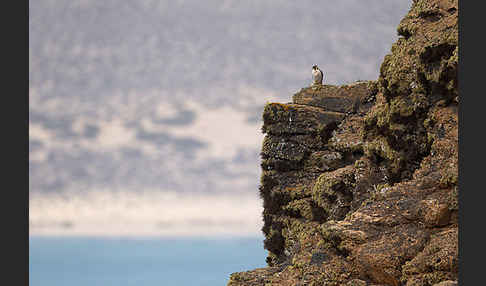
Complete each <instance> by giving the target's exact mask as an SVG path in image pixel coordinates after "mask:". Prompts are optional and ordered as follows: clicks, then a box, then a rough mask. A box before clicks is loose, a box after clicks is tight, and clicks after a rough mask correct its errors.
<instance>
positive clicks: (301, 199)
mask: <svg viewBox="0 0 486 286" xmlns="http://www.w3.org/2000/svg"><path fill="white" fill-rule="evenodd" d="M457 11H458V1H457V0H454V1H445V0H418V1H413V4H412V7H411V9H410V12H409V13H408V14H407V15H406V16H405V18H404V19H403V20H402V21H401V23H400V25H399V27H398V33H399V35H401V37H400V38H399V40H398V41H397V42H396V43H395V44H393V46H392V50H391V53H390V54H389V55H387V56H386V57H385V59H384V61H383V64H382V66H381V69H380V76H379V78H378V80H377V81H370V82H358V83H356V84H353V85H346V86H330V85H324V86H321V87H318V88H304V89H302V90H301V91H300V92H298V93H297V94H295V95H294V97H293V101H294V102H293V103H290V104H280V103H271V104H268V105H267V106H266V107H265V110H264V113H263V123H264V124H263V128H262V130H263V132H264V133H266V136H265V140H264V143H263V146H262V153H261V156H262V164H261V166H262V176H261V185H260V195H261V197H262V199H263V206H264V211H263V220H264V226H263V229H262V231H263V233H264V234H265V241H264V247H265V248H266V249H267V250H268V251H269V255H268V257H267V263H268V265H269V266H268V267H266V268H260V269H255V270H251V271H246V272H239V273H233V274H232V275H231V277H230V281H229V282H228V285H230V286H237V285H238V286H240V285H261V286H268V285H292V286H295V285H313V286H317V285H375V286H378V285H407V286H411V285H422V286H425V285H457V278H458V265H457V263H458V262H457V258H458V238H457V236H458V221H457V212H458V199H457V196H458V192H459V189H458V184H457V182H458V115H457V112H458V101H457V100H455V98H456V97H457V96H458V91H457V61H458V54H457V35H458V28H457V14H458V12H457ZM451 283H452V284H451ZM454 283H455V284H454Z"/></svg>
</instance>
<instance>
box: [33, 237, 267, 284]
mask: <svg viewBox="0 0 486 286" xmlns="http://www.w3.org/2000/svg"><path fill="white" fill-rule="evenodd" d="M262 241H263V238H261V237H256V238H220V239H207V238H202V239H193V238H191V239H187V238H185V239H121V238H120V239H114V238H72V237H70V238H65V237H57V238H56V237H30V239H29V280H30V282H29V285H30V286H44V285H45V286H61V285H62V286H78V285H79V286H81V285H82V286H96V285H100V286H101V285H102V286H109V285H116V286H128V285H134V286H135V285H137V286H151V285H154V286H155V285H157V286H188V285H195V286H205V285H208V286H209V285H211V286H217V285H221V286H224V285H226V284H227V283H228V279H229V275H230V274H231V273H233V272H238V271H246V270H251V269H254V268H258V267H264V266H265V257H266V255H267V253H266V250H264V249H263V242H262Z"/></svg>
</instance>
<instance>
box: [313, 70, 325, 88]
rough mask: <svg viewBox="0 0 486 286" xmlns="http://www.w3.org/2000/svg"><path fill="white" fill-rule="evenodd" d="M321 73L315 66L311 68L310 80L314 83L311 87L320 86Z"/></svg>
mask: <svg viewBox="0 0 486 286" xmlns="http://www.w3.org/2000/svg"><path fill="white" fill-rule="evenodd" d="M322 78H323V76H322V71H321V70H320V69H319V68H318V67H317V65H314V66H313V67H312V79H313V80H314V82H313V83H312V85H322Z"/></svg>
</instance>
